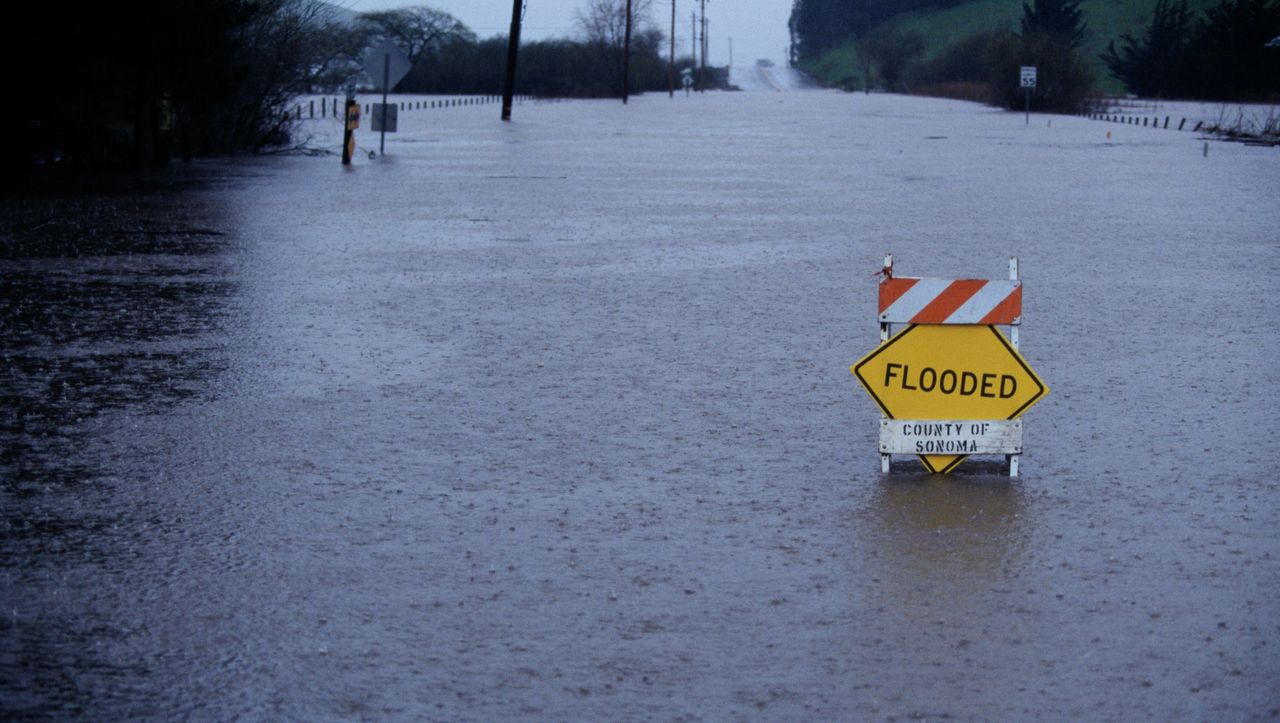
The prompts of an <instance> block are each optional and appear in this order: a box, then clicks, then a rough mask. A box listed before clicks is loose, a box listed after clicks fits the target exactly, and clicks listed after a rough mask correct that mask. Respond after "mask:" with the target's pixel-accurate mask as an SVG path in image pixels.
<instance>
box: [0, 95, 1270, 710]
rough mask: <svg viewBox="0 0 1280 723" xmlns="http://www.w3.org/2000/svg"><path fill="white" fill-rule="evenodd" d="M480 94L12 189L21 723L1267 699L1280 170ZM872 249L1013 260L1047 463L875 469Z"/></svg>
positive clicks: (804, 113)
mask: <svg viewBox="0 0 1280 723" xmlns="http://www.w3.org/2000/svg"><path fill="white" fill-rule="evenodd" d="M490 110H491V109H490V108H478V109H475V110H474V111H472V110H467V109H463V110H460V111H458V112H457V113H454V114H452V115H446V114H438V115H436V116H429V115H426V114H422V115H418V116H414V117H413V118H412V119H404V120H402V127H404V128H405V130H406V132H405V133H403V134H401V135H398V136H396V137H394V138H393V139H391V140H390V141H389V142H388V152H389V153H390V154H391V155H390V156H389V157H388V158H387V159H385V160H383V161H380V162H369V161H367V160H366V159H365V158H364V157H363V156H361V157H360V163H358V164H357V165H356V166H355V167H353V168H352V169H349V170H348V171H343V170H342V169H340V168H339V166H338V161H337V159H336V158H288V159H274V160H261V161H246V162H234V163H231V162H225V163H206V164H201V165H198V166H197V167H196V168H194V169H191V170H189V171H180V172H175V174H173V175H169V176H162V177H160V178H157V179H154V180H153V181H151V182H148V183H145V184H139V185H138V186H131V187H125V188H121V189H117V190H114V191H104V192H100V193H96V194H92V195H67V196H60V197H47V196H46V197H39V198H31V197H25V198H18V199H8V200H3V201H0V334H2V339H3V350H2V352H0V353H2V355H3V357H2V358H3V367H2V368H0V399H2V404H0V444H2V445H3V446H2V451H0V453H2V455H3V456H2V457H0V478H2V480H3V484H2V485H0V717H5V718H11V717H16V718H23V717H76V718H84V719H92V720H101V719H112V718H125V717H149V718H162V719H173V718H210V719H231V718H236V717H240V718H248V719H286V720H321V719H383V718H399V719H411V720H421V719H441V720H490V719H504V718H516V717H522V716H523V717H529V718H534V719H546V720H565V719H586V720H603V719H651V718H652V719H682V720H696V719H725V718H730V719H734V718H756V717H760V718H772V719H779V720H796V719H832V718H845V719H905V718H929V719H934V718H944V717H950V718H960V719H1020V718H1022V719H1025V718H1049V719H1079V718H1090V719H1115V720H1133V719H1195V720H1199V719H1207V720H1226V719H1255V718H1268V717H1274V716H1276V715H1278V714H1280V696H1277V694H1276V690H1277V686H1276V682H1277V681H1278V680H1280V559H1278V558H1280V538H1277V536H1276V530H1277V529H1280V485H1278V483H1277V479H1276V475H1275V472H1274V467H1275V465H1274V464H1273V463H1272V461H1271V457H1272V455H1273V451H1274V450H1276V449H1277V448H1278V447H1280V425H1277V424H1276V423H1275V415H1274V409H1275V406H1276V403H1277V401H1280V393H1278V392H1280V381H1277V378H1276V376H1275V374H1274V370H1275V360H1276V359H1277V358H1280V302H1278V301H1277V299H1280V281H1278V279H1280V240H1278V239H1280V237H1278V236H1277V231H1276V229H1280V206H1278V205H1277V204H1276V203H1275V199H1276V198H1277V197H1280V155H1278V154H1276V153H1275V152H1274V151H1270V150H1268V149H1255V148H1245V147H1240V146H1231V145H1224V144H1214V147H1213V148H1212V149H1211V152H1210V154H1209V156H1208V157H1205V156H1204V155H1203V154H1202V148H1201V143H1202V141H1200V140H1197V139H1195V138H1194V137H1193V136H1191V135H1189V134H1175V133H1172V132H1157V131H1147V130H1145V129H1143V130H1142V131H1141V132H1139V131H1138V130H1137V129H1128V128H1125V129H1123V130H1120V131H1117V134H1116V137H1115V138H1113V139H1112V140H1111V141H1110V142H1108V141H1107V140H1106V139H1105V137H1104V133H1105V131H1106V130H1108V128H1107V127H1104V126H1103V125H1100V124H1097V123H1093V122H1091V121H1086V120H1081V119H1071V118H1055V119H1053V123H1052V126H1050V125H1049V124H1048V122H1047V120H1048V119H1046V118H1038V119H1033V126H1031V127H1026V126H1024V125H1023V123H1022V117H1021V116H1020V115H1019V116H1016V117H1015V116H1013V115H1006V114H1002V113H998V112H994V111H990V110H987V109H983V108H979V107H976V106H971V105H966V104H959V103H946V102H937V101H927V100H920V99H907V98H896V97H887V96H870V97H867V96H850V95H843V94H828V93H821V92H812V93H790V94H736V95H723V96H709V97H706V98H692V99H683V98H679V99H677V100H676V101H675V102H670V101H668V100H667V99H666V98H665V97H662V98H656V97H655V98H642V99H639V100H637V101H635V102H633V103H632V104H631V105H630V106H629V107H628V108H626V109H624V108H622V107H621V106H620V105H618V104H613V103H571V104H554V105H533V104H526V105H525V106H522V107H521V109H520V111H521V113H520V115H519V117H518V118H517V122H516V123H515V124H512V125H510V126H501V125H499V124H498V123H497V122H496V121H494V120H493V119H492V118H491V117H490V116H491V115H495V113H490V112H489V111H490ZM1113 129H1114V128H1113ZM313 130H314V131H315V132H316V133H317V134H318V136H319V137H321V138H323V137H324V134H325V133H331V132H332V129H330V128H328V127H327V126H324V125H323V124H319V123H317V124H315V125H314V128H313ZM362 143H364V144H365V145H368V144H369V143H370V138H369V136H367V135H365V136H363V137H362ZM885 251H894V252H896V253H897V254H898V257H899V264H900V265H899V270H900V273H903V274H907V275H930V276H989V277H997V278H998V277H1000V276H1002V275H1003V274H1004V271H1005V258H1006V257H1007V256H1008V255H1010V254H1017V255H1019V256H1020V257H1021V259H1022V263H1023V269H1024V276H1025V278H1026V284H1027V286H1026V289H1027V292H1026V293H1027V297H1026V318H1027V320H1026V326H1025V327H1024V329H1023V351H1024V353H1025V354H1026V356H1027V357H1028V359H1029V360H1030V361H1031V363H1032V364H1033V365H1034V366H1035V368H1036V369H1037V371H1038V372H1039V373H1040V375H1041V376H1042V377H1043V378H1044V379H1045V380H1046V382H1047V383H1048V384H1049V386H1050V387H1051V388H1052V390H1053V391H1052V392H1051V394H1050V396H1049V397H1048V398H1047V399H1046V400H1045V401H1044V402H1042V403H1041V404H1040V405H1039V406H1037V407H1036V408H1035V409H1033V410H1032V411H1031V412H1030V413H1029V414H1028V415H1027V416H1026V425H1027V438H1028V453H1027V455H1026V456H1025V457H1024V459H1023V472H1024V475H1023V477H1022V478H1021V479H1018V480H1013V481H1010V480H1008V479H1007V478H1004V477H1001V476H999V475H998V474H994V473H993V472H992V471H991V470H990V469H988V470H987V471H984V468H981V467H978V466H974V465H969V466H966V467H962V468H961V472H962V474H958V475H956V476H954V477H951V478H941V477H937V478H932V477H928V476H926V475H924V474H923V472H922V469H921V467H920V466H919V465H918V464H917V463H915V462H914V461H912V460H903V463H902V464H901V465H900V466H896V467H895V470H894V474H893V475H892V476H890V477H882V476H881V475H880V474H879V461H878V456H877V455H876V454H875V446H874V444H873V441H874V434H875V431H876V424H875V420H876V412H875V409H874V407H873V405H872V404H871V402H870V401H869V400H868V399H867V398H866V397H865V395H863V393H862V392H861V391H860V390H859V389H858V388H857V387H856V385H855V382H854V380H853V378H852V376H851V375H850V374H849V371H848V366H849V365H850V364H851V363H852V362H853V361H855V360H856V359H857V358H858V357H860V356H861V355H862V354H863V353H864V352H866V351H867V350H869V349H870V348H871V347H872V346H873V345H874V343H875V341H876V326H875V317H874V309H875V302H874V298H875V286H874V283H875V282H874V279H873V278H872V273H873V272H874V271H876V270H877V268H878V267H879V263H880V258H881V254H882V253H883V252H885Z"/></svg>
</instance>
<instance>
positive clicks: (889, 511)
mask: <svg viewBox="0 0 1280 723" xmlns="http://www.w3.org/2000/svg"><path fill="white" fill-rule="evenodd" d="M1022 495H1023V493H1022V488H1021V487H1020V486H1019V484H1018V483H1017V482H1016V481H1011V480H1009V479H1008V478H1007V477H997V476H985V475H983V476H963V475H957V476H949V477H946V476H939V475H933V476H928V477H915V478H889V479H886V480H884V481H883V482H882V483H881V485H880V487H879V488H878V489H877V491H876V494H875V496H874V497H873V498H872V500H871V502H870V507H869V509H868V514H867V517H868V523H870V530H868V533H869V534H870V535H871V536H872V538H873V540H874V544H875V545H876V547H877V549H878V552H879V555H878V557H879V558H880V560H881V561H882V563H883V564H884V565H885V566H886V568H887V570H886V571H885V575H884V577H885V578H886V579H887V580H888V581H891V582H892V581H897V582H898V583H900V584H901V585H903V586H904V587H903V589H904V590H908V591H909V590H920V589H929V590H932V591H934V592H942V591H944V590H945V592H946V593H947V594H948V595H953V594H963V593H964V592H966V591H969V590H972V591H986V590H988V589H989V588H990V587H991V585H992V584H993V581H997V580H999V579H1000V578H1001V577H1002V576H1003V575H1004V574H1005V573H1006V572H1007V571H1008V570H1009V569H1010V568H1011V566H1017V565H1018V564H1019V561H1020V559H1021V557H1022V553H1023V551H1024V549H1025V547H1026V544H1027V542H1028V540H1027V536H1028V530H1027V528H1026V523H1025V520H1024V517H1023V515H1022V508H1023V498H1022Z"/></svg>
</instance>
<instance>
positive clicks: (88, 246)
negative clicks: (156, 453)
mask: <svg viewBox="0 0 1280 723" xmlns="http://www.w3.org/2000/svg"><path fill="white" fill-rule="evenodd" d="M133 190H134V191H136V190H137V189H133ZM221 224H222V221H221V220H220V218H219V214H217V213H216V212H213V211H211V210H210V209H208V208H204V207H201V206H200V205H199V202H198V201H197V200H192V199H191V198H189V197H188V196H187V195H186V194H182V193H172V192H169V193H157V192H154V189H153V191H152V192H151V193H149V194H137V193H132V194H130V195H122V196H94V197H71V198H55V199H50V198H41V199H38V200H31V199H9V200H6V201H4V202H0V339H3V342H0V609H2V610H3V614H0V718H9V717H14V716H16V717H22V716H25V715H32V714H35V715H40V716H44V715H49V714H50V713H52V714H53V715H55V716H57V717H62V716H66V715H72V716H74V715H83V714H84V713H85V712H86V711H88V710H93V709H94V708H95V706H100V705H101V703H102V695H103V690H102V686H103V685H104V682H103V681H106V683H105V684H110V682H111V681H115V680H133V681H140V680H142V679H143V678H144V677H145V675H146V674H147V669H146V667H145V664H144V663H143V662H141V661H140V660H138V659H137V658H136V657H134V656H133V655H131V654H130V653H128V652H124V651H128V650H129V649H130V646H131V645H132V644H133V642H132V641H134V640H136V639H137V637H138V635H139V631H140V630H142V629H143V628H144V626H145V621H143V620H140V619H137V618H136V617H132V616H130V615H127V614H126V615H121V614H118V612H117V611H119V610H136V606H135V605H134V604H133V603H134V602H135V598H133V597H132V596H140V595H148V594H154V593H153V592H144V591H147V590H152V591H153V590H154V588H155V586H156V580H157V579H161V580H162V579H163V576H158V578H154V579H146V580H145V581H143V582H142V584H139V583H138V580H136V579H131V577H130V576H131V575H134V574H135V572H134V570H133V568H131V566H132V565H136V564H137V560H138V558H139V556H140V555H141V554H142V552H141V551H142V550H143V549H144V548H145V547H146V545H147V544H149V543H150V540H151V538H152V537H154V536H155V534H156V529H157V528H156V525H158V524H159V523H160V522H161V520H158V519H153V518H151V517H150V516H149V515H147V513H145V512H144V511H143V510H144V509H145V503H146V499H147V488H148V485H151V484H156V483H158V482H159V481H158V480H155V479H149V478H147V477H141V478H131V479H127V480H126V479H120V478H118V477H116V476H115V471H114V470H113V469H110V468H108V466H107V465H111V464H112V463H113V461H115V460H117V458H118V457H119V455H120V454H122V452H121V451H120V450H116V449H110V448H104V447H106V446H107V445H108V443H107V442H105V441H104V439H106V438H109V432H110V431H111V429H112V427H113V426H114V425H119V424H122V423H129V422H128V420H137V419H140V418H144V417H147V416H149V415H155V414H157V413H161V412H163V411H164V410H166V409H169V408H171V407H172V406H173V405H174V404H175V403H179V402H182V401H183V400H187V399H191V398H193V397H200V396H203V395H207V394H209V393H210V391H209V390H210V389H211V388H212V386H213V382H214V381H215V380H216V376H217V374H218V373H219V370H220V369H221V368H223V367H224V366H225V365H224V364H223V363H222V362H221V361H220V358H221V354H222V352H221V350H220V349H219V348H218V346H219V342H218V341H217V340H218V339H219V338H220V336H221V334H222V329H223V326H224V325H225V323H226V320H225V315H226V311H225V309H226V300H227V297H228V295H229V293H230V288H229V286H230V285H229V283H228V282H227V281H226V272H225V269H224V268H223V266H224V263H225V261H224V259H223V251H224V246H225V239H224V236H225V235H226V232H224V231H222V230H220V229H219V226H220V225H221ZM173 523H175V524H181V521H180V520H177V521H173ZM135 615H136V612H135ZM135 703H136V704H139V705H142V704H143V703H144V702H143V701H141V699H139V700H138V701H135ZM135 712H136V710H135Z"/></svg>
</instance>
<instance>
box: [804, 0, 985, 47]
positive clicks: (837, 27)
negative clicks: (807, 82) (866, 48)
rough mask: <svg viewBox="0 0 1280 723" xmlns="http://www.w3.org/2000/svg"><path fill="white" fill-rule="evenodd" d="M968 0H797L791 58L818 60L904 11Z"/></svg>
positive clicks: (938, 6) (943, 6)
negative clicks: (833, 49)
mask: <svg viewBox="0 0 1280 723" xmlns="http://www.w3.org/2000/svg"><path fill="white" fill-rule="evenodd" d="M966 1H967V0H794V1H793V3H792V5H791V19H790V21H789V29H790V31H791V55H792V60H793V61H796V62H803V61H809V60H816V59H817V58H818V57H819V56H821V55H822V54H823V53H825V52H826V51H828V50H830V49H832V48H834V47H837V46H839V45H841V44H842V43H844V42H846V41H847V40H849V39H850V38H861V37H864V36H866V35H867V34H868V33H870V32H871V31H872V30H874V29H875V28H876V27H877V26H878V25H880V24H881V23H883V22H884V21H886V20H888V19H889V18H892V17H893V16H895V15H899V14H902V13H909V12H915V11H917V10H930V9H935V8H946V7H951V6H954V5H961V4H963V3H964V2H966Z"/></svg>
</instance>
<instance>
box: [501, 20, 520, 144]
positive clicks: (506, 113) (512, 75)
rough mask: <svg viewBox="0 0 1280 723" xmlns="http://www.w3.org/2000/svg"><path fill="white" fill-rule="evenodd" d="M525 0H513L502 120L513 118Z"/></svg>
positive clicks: (503, 90) (503, 89)
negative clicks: (518, 52) (513, 97)
mask: <svg viewBox="0 0 1280 723" xmlns="http://www.w3.org/2000/svg"><path fill="white" fill-rule="evenodd" d="M523 5H524V0H512V3H511V34H510V36H508V38H507V79H506V81H505V82H504V84H503V86H502V120H504V121H509V120H511V100H512V96H514V95H515V92H516V52H517V51H518V50H519V49H520V20H521V17H520V15H521V13H520V11H521V10H522V9H523Z"/></svg>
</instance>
